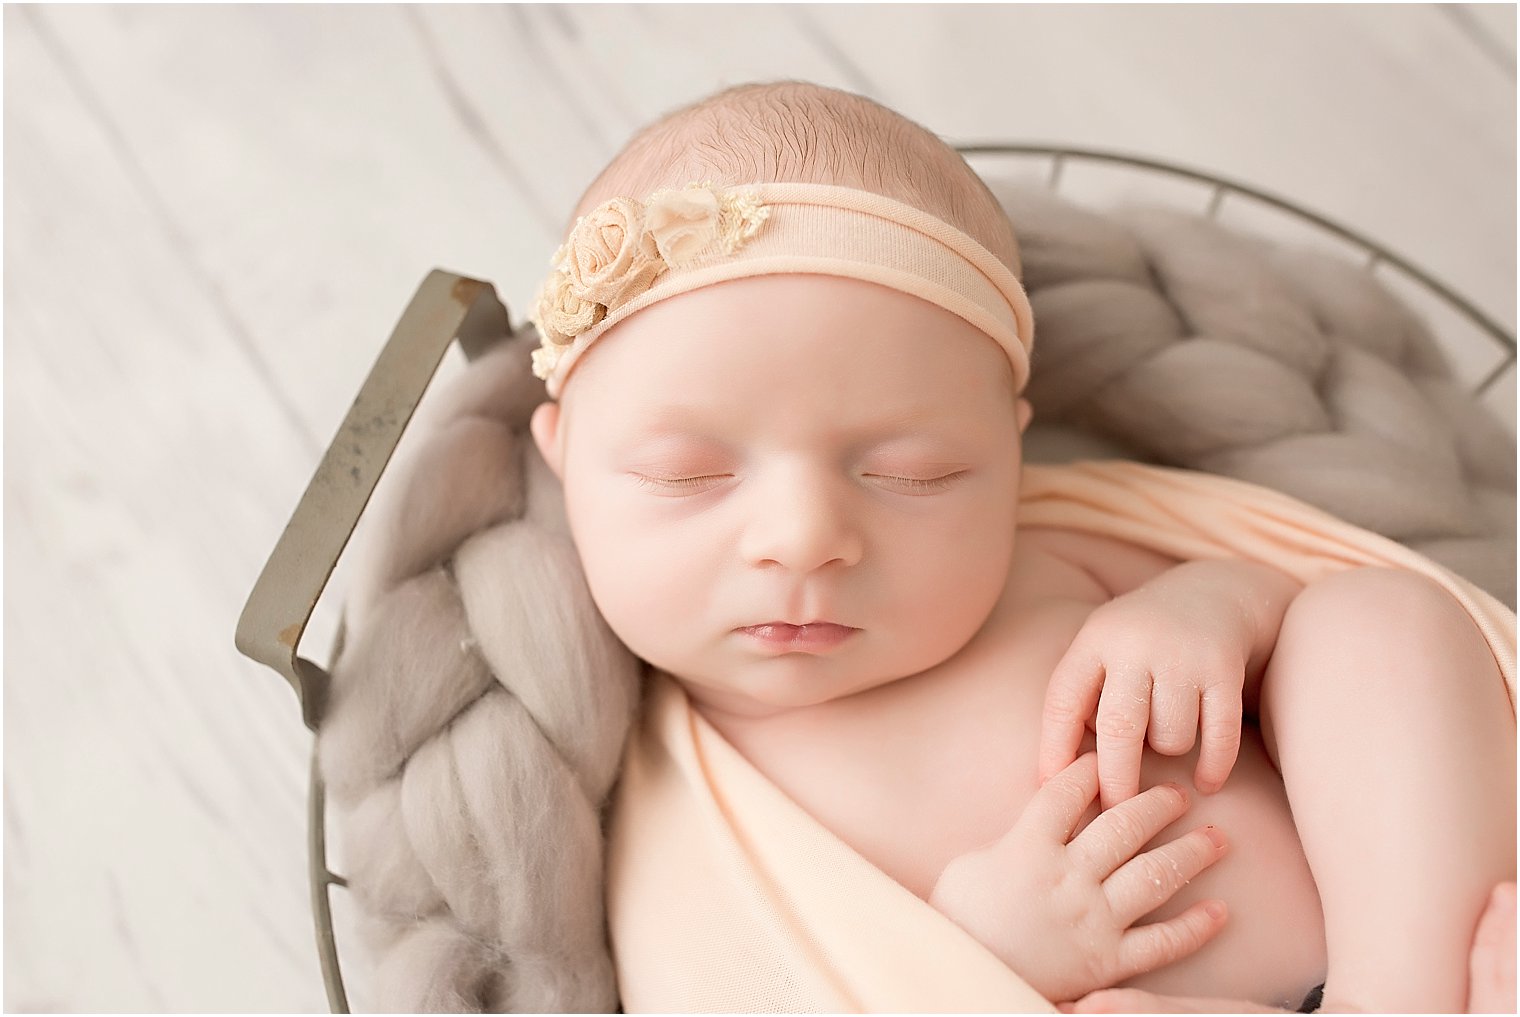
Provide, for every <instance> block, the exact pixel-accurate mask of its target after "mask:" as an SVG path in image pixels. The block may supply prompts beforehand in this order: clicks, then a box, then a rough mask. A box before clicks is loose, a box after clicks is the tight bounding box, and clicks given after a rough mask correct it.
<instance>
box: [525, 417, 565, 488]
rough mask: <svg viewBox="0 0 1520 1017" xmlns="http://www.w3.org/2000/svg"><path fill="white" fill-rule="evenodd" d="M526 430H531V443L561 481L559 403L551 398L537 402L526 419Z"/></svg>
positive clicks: (562, 480)
mask: <svg viewBox="0 0 1520 1017" xmlns="http://www.w3.org/2000/svg"><path fill="white" fill-rule="evenodd" d="M528 430H530V431H532V432H533V443H534V444H535V445H537V446H538V451H539V454H540V455H542V456H543V457H544V462H546V463H548V464H549V469H551V470H553V471H554V475H555V476H556V477H559V479H560V482H561V483H563V482H564V479H565V476H564V474H563V473H561V472H560V468H559V403H557V402H555V401H554V400H552V399H550V400H548V401H546V402H542V403H539V404H538V407H537V409H535V410H534V411H533V416H532V418H531V419H530V420H529V421H528Z"/></svg>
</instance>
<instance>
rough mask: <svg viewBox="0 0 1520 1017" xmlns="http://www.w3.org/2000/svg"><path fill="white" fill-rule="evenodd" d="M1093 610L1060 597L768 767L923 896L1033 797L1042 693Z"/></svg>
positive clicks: (826, 821) (817, 814)
mask: <svg viewBox="0 0 1520 1017" xmlns="http://www.w3.org/2000/svg"><path fill="white" fill-rule="evenodd" d="M1092 606H1093V605H1091V604H1084V603H1080V602H1078V601H1052V602H1051V603H1049V604H1047V605H1045V606H1043V607H1042V608H1041V609H1040V610H1038V611H1035V612H1026V613H1024V614H1022V615H1021V616H1020V618H1019V620H1018V622H1017V623H1010V624H1007V625H1003V626H1001V627H1000V628H999V629H997V630H995V631H989V632H986V633H984V634H983V637H981V638H979V639H978V641H977V642H976V643H975V644H973V645H971V646H969V647H968V648H967V650H966V651H963V652H962V654H960V655H958V656H957V657H956V658H955V659H953V660H952V661H949V662H947V663H946V664H944V665H941V666H940V667H939V668H936V669H934V671H932V672H926V673H925V674H923V675H920V676H915V677H913V678H908V679H904V680H902V681H901V682H898V683H895V684H894V685H893V686H891V687H889V688H887V689H883V690H881V692H882V693H884V694H882V695H878V696H876V697H875V698H874V699H873V700H872V701H869V702H865V703H861V704H859V708H858V709H857V710H855V711H854V712H852V713H850V714H848V715H846V716H843V717H839V718H836V719H835V722H834V723H833V724H832V725H831V729H830V732H829V736H828V737H827V738H820V737H806V738H802V739H799V740H798V742H796V743H794V744H793V745H791V746H789V747H788V748H787V750H785V751H782V752H778V753H777V754H776V756H775V757H774V762H773V764H772V765H771V766H769V767H763V768H765V769H768V770H769V771H770V774H771V777H772V779H773V780H774V781H776V783H777V784H778V785H779V786H780V787H781V788H782V790H784V791H786V792H787V793H788V794H790V795H791V796H792V797H793V798H794V800H796V801H797V802H798V804H799V805H801V806H802V807H803V808H805V809H807V810H808V811H809V812H810V813H811V814H812V815H813V816H814V818H816V819H817V820H818V821H819V822H820V823H822V824H823V825H824V826H825V827H827V828H828V829H829V830H831V831H832V832H833V833H834V834H835V835H836V836H838V837H839V838H840V839H842V840H843V841H845V843H847V844H849V845H850V846H851V847H852V848H854V849H855V850H856V851H857V852H859V853H860V854H861V855H862V856H863V857H864V858H866V859H867V860H868V861H870V862H872V863H873V864H874V865H876V866H877V867H878V868H880V869H882V870H883V871H884V872H885V873H886V874H887V875H889V876H891V877H892V878H893V879H895V880H897V881H898V882H899V883H901V884H902V885H904V886H906V887H907V888H908V889H909V890H911V891H912V892H913V893H915V894H917V895H918V896H920V897H925V898H926V897H927V896H928V895H929V892H930V891H931V890H932V889H933V887H934V883H935V881H936V880H937V879H938V878H939V874H940V872H941V871H943V869H944V867H945V865H946V864H947V863H948V862H949V861H950V860H951V859H953V858H955V857H956V856H958V855H961V854H964V853H965V852H967V851H970V850H972V849H974V848H977V847H980V846H981V845H983V844H986V843H988V842H989V841H992V840H995V839H996V838H998V837H1001V836H1002V835H1003V834H1004V833H1006V832H1007V831H1008V828H1009V827H1010V826H1011V825H1012V823H1013V821H1014V819H1015V818H1017V816H1018V815H1019V813H1020V812H1021V811H1022V809H1023V807H1024V805H1025V803H1026V802H1027V801H1028V799H1029V796H1030V795H1032V794H1033V793H1034V790H1035V786H1036V763H1037V752H1038V748H1039V735H1040V720H1041V713H1042V710H1043V707H1044V698H1045V687H1046V684H1047V682H1048V680H1049V677H1050V673H1051V671H1052V669H1053V668H1054V667H1055V664H1056V662H1057V661H1058V660H1059V659H1060V657H1061V655H1062V654H1063V653H1064V652H1065V650H1066V648H1067V647H1068V646H1069V645H1070V643H1071V640H1072V638H1073V636H1075V634H1076V631H1077V629H1078V628H1079V627H1080V626H1081V623H1082V621H1083V620H1084V619H1085V618H1086V616H1087V615H1088V614H1089V613H1090V612H1091V610H1092Z"/></svg>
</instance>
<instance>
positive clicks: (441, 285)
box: [236, 144, 1515, 1013]
mask: <svg viewBox="0 0 1520 1017" xmlns="http://www.w3.org/2000/svg"><path fill="white" fill-rule="evenodd" d="M957 148H958V150H959V151H960V152H961V153H962V154H963V155H965V156H966V157H968V160H969V161H971V162H973V164H975V163H976V162H977V161H981V160H994V159H995V160H997V161H999V162H1002V163H1004V164H1005V165H1014V166H1017V167H1020V168H1022V169H1024V170H1026V171H1027V169H1028V167H1030V166H1031V165H1034V166H1036V167H1038V166H1040V164H1042V163H1045V164H1048V165H1046V166H1045V167H1044V171H1043V173H1042V176H1043V182H1044V185H1045V186H1046V187H1047V188H1048V189H1049V190H1051V191H1052V192H1054V193H1056V194H1059V195H1061V196H1062V197H1067V196H1068V195H1065V194H1062V190H1061V188H1062V184H1063V181H1065V180H1066V179H1068V177H1069V170H1070V169H1071V168H1072V167H1108V168H1116V169H1118V170H1120V171H1121V173H1122V174H1124V175H1127V176H1129V177H1131V178H1133V177H1134V176H1135V175H1136V174H1143V175H1144V176H1146V177H1148V178H1151V179H1158V178H1159V179H1162V180H1167V181H1171V182H1172V183H1173V184H1174V185H1175V184H1183V185H1186V187H1188V188H1190V189H1191V192H1192V194H1191V197H1193V198H1201V201H1199V202H1198V204H1199V205H1201V206H1202V207H1201V209H1199V210H1200V211H1201V212H1202V214H1203V215H1205V216H1206V217H1207V218H1209V219H1211V220H1218V219H1220V217H1221V215H1222V214H1223V213H1225V212H1226V211H1227V210H1229V209H1232V208H1234V207H1236V206H1237V204H1238V203H1246V204H1247V205H1251V204H1254V206H1255V207H1257V208H1266V209H1271V210H1274V211H1275V212H1278V213H1282V214H1283V215H1285V216H1286V217H1287V219H1288V220H1290V221H1292V222H1293V223H1295V224H1296V228H1298V229H1299V230H1300V231H1302V230H1305V229H1307V231H1308V235H1315V234H1317V235H1318V236H1320V237H1322V238H1328V239H1330V240H1331V241H1332V242H1333V244H1334V245H1335V246H1337V247H1339V248H1340V249H1341V250H1342V251H1344V252H1346V253H1347V254H1349V255H1350V256H1352V257H1360V258H1361V259H1362V262H1363V265H1364V267H1365V268H1366V270H1367V271H1368V272H1371V273H1378V272H1379V271H1380V270H1382V269H1385V267H1391V268H1392V269H1395V270H1397V271H1398V272H1401V273H1403V275H1404V276H1405V277H1407V279H1408V280H1410V281H1412V283H1413V284H1414V285H1415V286H1416V287H1417V288H1419V289H1420V290H1422V291H1423V292H1424V293H1425V294H1426V295H1427V297H1428V298H1429V300H1430V301H1432V302H1433V304H1434V306H1439V307H1444V308H1446V309H1448V310H1449V311H1450V312H1451V313H1452V314H1454V315H1455V318H1456V319H1457V320H1460V321H1462V322H1465V323H1466V325H1467V326H1468V327H1470V328H1471V329H1473V330H1474V331H1475V333H1476V334H1477V335H1479V336H1481V337H1482V341H1484V342H1491V343H1492V344H1493V347H1494V351H1493V352H1494V355H1496V356H1497V358H1498V359H1497V361H1496V362H1495V363H1494V364H1493V365H1492V366H1490V367H1489V368H1487V369H1486V370H1485V371H1484V373H1483V374H1482V375H1481V376H1480V377H1479V378H1477V379H1476V380H1475V382H1474V384H1473V385H1472V386H1471V391H1472V393H1473V394H1474V396H1475V397H1482V396H1483V395H1485V394H1486V393H1488V392H1489V391H1490V390H1491V389H1492V388H1493V387H1494V386H1495V385H1496V384H1497V383H1498V382H1499V380H1500V379H1501V378H1502V377H1503V376H1504V374H1505V372H1506V371H1508V370H1509V369H1510V368H1511V367H1512V365H1513V364H1514V363H1515V336H1514V334H1513V333H1511V332H1509V331H1506V330H1505V329H1504V328H1503V327H1502V326H1500V325H1499V324H1498V323H1497V322H1495V321H1494V320H1493V319H1492V318H1491V317H1489V316H1488V315H1486V314H1484V313H1483V312H1482V311H1480V310H1478V309H1477V308H1476V307H1475V306H1474V305H1473V304H1472V303H1471V302H1470V301H1468V300H1467V299H1465V298H1464V297H1462V296H1461V295H1459V294H1458V293H1456V292H1455V291H1454V290H1453V289H1452V288H1451V287H1449V286H1447V285H1446V284H1445V283H1443V282H1441V281H1440V280H1438V279H1436V278H1434V277H1433V276H1431V275H1430V274H1429V273H1427V272H1425V271H1423V270H1422V269H1420V268H1418V267H1416V266H1414V265H1412V264H1410V263H1409V262H1408V261H1407V260H1405V259H1403V258H1401V257H1399V256H1398V255H1397V254H1395V253H1393V252H1391V251H1389V250H1388V249H1387V248H1385V247H1383V246H1381V245H1379V244H1377V243H1375V242H1373V241H1371V240H1368V239H1366V238H1365V237H1363V236H1361V235H1360V234H1358V233H1356V232H1355V231H1353V230H1350V229H1348V228H1346V227H1344V226H1341V225H1339V224H1337V223H1335V222H1332V221H1331V220H1329V219H1327V218H1325V217H1323V216H1321V215H1318V214H1316V213H1314V212H1311V211H1308V210H1306V209H1303V208H1300V207H1298V206H1297V205H1294V204H1293V203H1291V202H1288V201H1285V200H1283V199H1281V198H1278V197H1274V196H1272V195H1270V194H1267V193H1265V192H1263V191H1260V190H1258V189H1256V188H1254V187H1250V186H1248V185H1245V184H1241V183H1238V182H1235V181H1231V180H1226V179H1224V178H1222V177H1218V176H1215V175H1212V174H1208V173H1202V172H1199V171H1196V170H1191V169H1187V168H1184V167H1180V166H1175V165H1171V164H1169V163H1165V162H1160V161H1157V160H1154V159H1147V158H1141V157H1137V156H1132V155H1126V154H1122V153H1118V152H1112V151H1102V150H1095V149H1085V148H1073V147H1069V146H1049V145H1016V144H963V145H959V146H957ZM983 173H984V176H985V175H989V174H988V173H987V172H986V171H983ZM1025 175H1027V173H1026V174H1025ZM1301 235H1302V234H1301ZM513 331H514V330H513V329H512V327H511V322H510V318H509V315H508V312H507V309H506V308H505V307H504V306H503V305H502V303H501V301H500V300H499V299H498V298H497V295H496V291H495V289H494V288H493V287H492V286H491V284H490V283H486V282H482V281H480V280H477V279H470V278H466V277H463V276H459V275H456V274H453V273H450V272H445V271H442V270H438V269H435V270H433V271H432V272H430V273H429V274H428V276H427V277H426V278H425V279H424V280H423V282H422V284H421V286H419V287H418V290H417V292H416V294H415V295H414V296H413V298H412V300H411V303H409V304H408V305H407V308H406V310H405V311H404V312H403V313H402V316H401V319H400V321H399V322H397V324H396V327H395V329H394V330H393V331H392V333H391V336H390V339H389V340H388V341H387V342H386V344H385V346H384V347H383V349H382V350H381V352H380V355H379V357H378V359H377V360H376V362H375V364H374V366H373V367H372V368H371V369H370V372H369V375H368V377H366V378H365V380H364V384H363V385H362V386H361V388H360V391H359V395H358V396H357V398H356V399H355V400H354V404H353V406H352V407H351V408H350V409H349V411H348V414H347V416H345V418H344V420H343V423H342V424H341V425H340V428H339V432H338V435H337V436H336V437H335V439H334V441H333V443H332V444H331V446H330V447H329V448H328V450H327V452H326V453H325V454H324V455H323V457H322V460H321V462H320V463H319V464H318V467H317V470H316V473H315V474H314V475H313V477H312V479H311V482H310V484H309V485H308V486H307V488H306V491H305V493H304V494H303V495H302V497H301V501H300V503H299V504H298V505H297V507H296V510H295V512H294V514H293V515H292V517H291V521H290V523H289V524H288V525H287V526H286V528H285V531H284V533H282V534H281V536H280V540H279V542H278V543H277V544H276V546H275V548H274V551H273V553H272V554H271V555H270V557H269V560H268V562H267V563H266V565H265V566H264V569H263V571H262V572H261V573H260V575H259V578H258V581H257V582H256V583H255V584H254V588H253V591H252V592H251V593H250V594H249V597H248V601H247V604H246V605H245V606H244V608H243V613H242V616H241V617H240V618H239V620H238V626H237V635H236V643H237V647H238V649H239V650H240V651H241V652H242V653H243V654H244V655H245V656H247V657H250V658H252V659H253V660H255V661H258V662H259V663H261V664H265V665H267V666H268V667H270V668H273V669H274V670H275V671H277V672H278V673H279V674H281V675H282V676H283V677H284V678H285V679H286V680H287V681H288V682H290V684H291V687H292V689H293V690H294V691H295V693H296V696H297V697H298V698H299V700H300V704H301V715H302V720H303V721H304V723H305V724H306V726H307V727H308V728H309V729H310V730H311V731H312V732H313V733H314V734H315V733H316V732H317V731H318V728H319V727H320V724H321V719H322V713H323V706H324V704H325V702H326V698H327V691H328V687H329V685H330V682H331V679H330V677H329V674H328V672H327V671H326V670H325V669H324V668H323V667H321V666H320V665H318V664H315V663H313V662H311V661H309V660H307V659H305V658H303V657H301V656H300V655H299V653H298V649H299V646H300V642H301V637H302V635H303V633H305V631H306V628H307V625H308V623H309V622H310V621H311V618H312V615H313V613H314V612H315V610H316V607H317V603H318V601H319V600H320V599H321V597H322V594H323V592H324V590H325V589H326V587H327V584H328V580H329V579H330V578H331V576H332V572H333V569H334V568H335V567H336V566H337V563H338V559H339V558H340V556H341V555H342V553H343V549H344V548H345V547H346V546H347V544H348V541H349V538H350V536H351V535H352V533H353V530H354V527H355V526H356V525H357V524H358V521H359V517H360V515H361V514H362V513H363V511H364V507H365V505H366V504H368V502H369V499H370V496H371V495H372V494H373V492H374V489H375V486H376V484H378V483H379V480H380V477H381V475H382V474H383V473H384V470H385V467H386V464H387V463H388V462H389V461H390V458H391V455H392V453H394V451H395V449H396V446H397V443H398V442H399V441H400V439H401V435H402V433H403V432H404V431H405V429H406V426H407V423H408V421H410V419H411V416H412V414H413V412H414V411H415V410H416V408H417V406H418V404H419V403H420V402H421V399H422V395H423V392H424V391H425V390H426V388H427V385H428V383H429V381H431V380H432V378H433V375H434V373H435V372H436V371H437V369H438V365H439V363H440V362H441V361H442V359H443V356H444V354H445V352H446V351H447V349H448V346H449V344H450V343H451V342H452V341H455V340H457V341H458V342H459V344H460V347H461V349H462V350H463V352H464V354H465V356H466V358H467V359H471V360H473V359H475V358H476V357H478V356H479V355H480V354H482V353H484V352H485V351H486V350H488V349H490V348H491V346H493V345H494V344H495V343H496V342H498V341H500V340H501V339H503V338H505V337H506V336H508V335H510V334H512V333H513ZM340 639H341V635H340ZM332 656H333V657H334V658H335V657H336V656H337V652H336V649H335V651H334V653H333V654H332ZM307 806H308V811H307V818H308V847H309V874H310V886H311V908H312V916H313V919H314V922H315V928H316V939H317V953H318V957H319V959H320V962H321V968H322V979H323V982H324V984H325V986H326V990H327V1001H328V1005H329V1008H330V1009H331V1011H332V1012H333V1013H348V994H347V989H346V987H345V984H344V980H343V973H342V969H341V967H340V964H339V959H338V951H337V941H336V936H335V934H334V930H333V916H332V897H331V893H332V888H333V887H335V886H336V887H346V886H347V885H348V884H347V881H346V880H345V879H344V878H343V877H342V876H341V875H338V874H337V873H335V872H333V871H332V870H331V869H330V868H329V867H328V864H327V840H326V797H325V792H324V787H323V783H322V777H321V773H320V770H319V768H318V764H317V754H316V751H315V743H314V745H313V752H312V758H311V776H310V791H309V795H308V801H307Z"/></svg>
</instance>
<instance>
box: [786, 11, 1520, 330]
mask: <svg viewBox="0 0 1520 1017" xmlns="http://www.w3.org/2000/svg"><path fill="white" fill-rule="evenodd" d="M805 11H806V15H805V16H806V17H809V18H813V19H816V20H817V21H818V23H819V24H820V25H821V26H823V28H824V30H826V31H827V32H828V34H829V35H830V36H831V37H832V38H833V40H834V43H835V45H836V46H837V47H838V48H839V49H840V50H842V51H844V52H846V53H848V54H849V55H850V58H851V59H852V60H853V61H854V63H855V64H856V65H858V66H859V67H861V68H862V69H863V72H864V73H865V74H866V75H867V76H869V77H870V78H872V79H873V80H877V81H880V82H881V83H882V92H881V94H879V95H877V96H875V97H876V98H879V99H881V100H882V101H884V102H886V103H887V104H888V105H890V106H893V107H894V108H897V109H900V110H902V111H903V112H904V113H905V114H907V115H908V116H911V117H913V118H914V119H917V120H919V121H920V122H923V123H925V124H927V125H929V126H930V127H931V128H932V129H934V130H935V131H936V132H938V133H940V134H941V135H942V136H945V137H947V138H948V139H951V140H965V139H981V140H987V139H1010V138H1012V139H1023V140H1030V141H1035V140H1039V141H1050V142H1064V143H1068V144H1081V145H1089V146H1095V147H1104V148H1111V149H1117V150H1120V151H1127V152H1131V153H1134V154H1137V155H1147V156H1151V157H1155V158H1160V159H1165V160H1169V161H1173V162H1179V163H1182V164H1184V165H1191V166H1194V167H1197V168H1200V169H1205V170H1211V171H1213V172H1216V173H1220V174H1222V175H1225V176H1227V177H1232V178H1235V179H1239V180H1242V181H1243V182H1247V183H1254V184H1256V185H1257V186H1260V187H1262V188H1264V189H1266V190H1268V191H1271V192H1274V193H1276V194H1278V195H1280V196H1282V197H1286V198H1288V199H1289V200H1292V201H1295V202H1297V203H1300V204H1302V205H1304V206H1306V207H1308V208H1310V209H1313V210H1316V211H1319V212H1321V213H1323V214H1326V215H1328V216H1329V217H1331V218H1332V219H1338V220H1341V221H1343V222H1345V223H1346V224H1347V225H1349V226H1351V227H1353V228H1356V229H1359V230H1362V231H1364V232H1366V233H1368V234H1370V235H1371V236H1372V237H1373V238H1374V239H1377V240H1380V241H1382V242H1383V243H1385V244H1388V245H1390V246H1392V247H1393V248H1394V249H1395V250H1398V251H1400V252H1402V253H1403V254H1404V255H1405V256H1407V257H1409V258H1411V259H1413V260H1414V261H1416V262H1418V263H1419V264H1421V265H1423V266H1425V267H1427V268H1428V269H1429V270H1430V271H1432V272H1434V273H1436V274H1437V275H1438V276H1440V277H1441V278H1443V279H1445V280H1447V281H1448V282H1450V283H1452V284H1454V285H1456V286H1457V287H1458V288H1459V289H1461V290H1462V291H1463V292H1465V293H1468V294H1469V295H1471V296H1472V298H1473V299H1474V300H1476V301H1477V302H1478V303H1479V304H1480V305H1481V306H1482V307H1484V308H1485V309H1486V310H1487V311H1488V312H1489V313H1490V314H1492V315H1493V316H1494V317H1495V318H1497V319H1498V320H1499V321H1501V322H1502V323H1504V324H1505V325H1506V326H1508V327H1509V328H1510V329H1511V330H1513V328H1514V323H1515V300H1514V296H1515V232H1514V228H1515V186H1514V182H1515V90H1514V81H1513V79H1512V78H1511V77H1508V76H1506V75H1505V74H1504V73H1503V72H1502V71H1501V70H1500V69H1499V68H1497V67H1496V66H1495V65H1494V64H1493V62H1492V61H1490V60H1488V59H1485V58H1484V57H1483V55H1482V54H1481V53H1480V52H1479V51H1478V50H1477V49H1476V48H1475V47H1474V45H1473V43H1472V42H1471V40H1470V39H1469V38H1468V37H1467V36H1466V35H1464V34H1463V33H1462V32H1460V31H1458V30H1457V29H1456V28H1455V27H1453V25H1452V23H1451V22H1450V20H1449V19H1448V18H1446V17H1444V16H1442V15H1441V14H1440V13H1439V11H1436V10H1434V9H1432V8H1430V7H1428V6H1424V5H1419V6H1415V5H1410V6H1389V5H1368V6H1356V5H1333V6H1326V5H1207V4H1205V5H1135V6H1111V5H986V6H982V5H947V6H944V7H929V6H921V5H902V6H892V7H882V8H879V9H870V8H862V7H855V6H846V5H818V6H808V7H806V8H805Z"/></svg>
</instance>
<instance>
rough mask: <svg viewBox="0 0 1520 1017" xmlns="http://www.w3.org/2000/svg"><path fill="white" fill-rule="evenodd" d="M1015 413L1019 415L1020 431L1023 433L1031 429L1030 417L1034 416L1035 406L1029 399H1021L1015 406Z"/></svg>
mask: <svg viewBox="0 0 1520 1017" xmlns="http://www.w3.org/2000/svg"><path fill="white" fill-rule="evenodd" d="M1014 413H1015V414H1017V415H1018V420H1019V433H1020V434H1023V433H1024V432H1025V431H1026V430H1028V429H1029V421H1030V418H1032V417H1033V416H1034V407H1033V406H1031V405H1029V400H1028V399H1023V398H1021V399H1019V400H1018V402H1017V403H1016V404H1015V406H1014Z"/></svg>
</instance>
